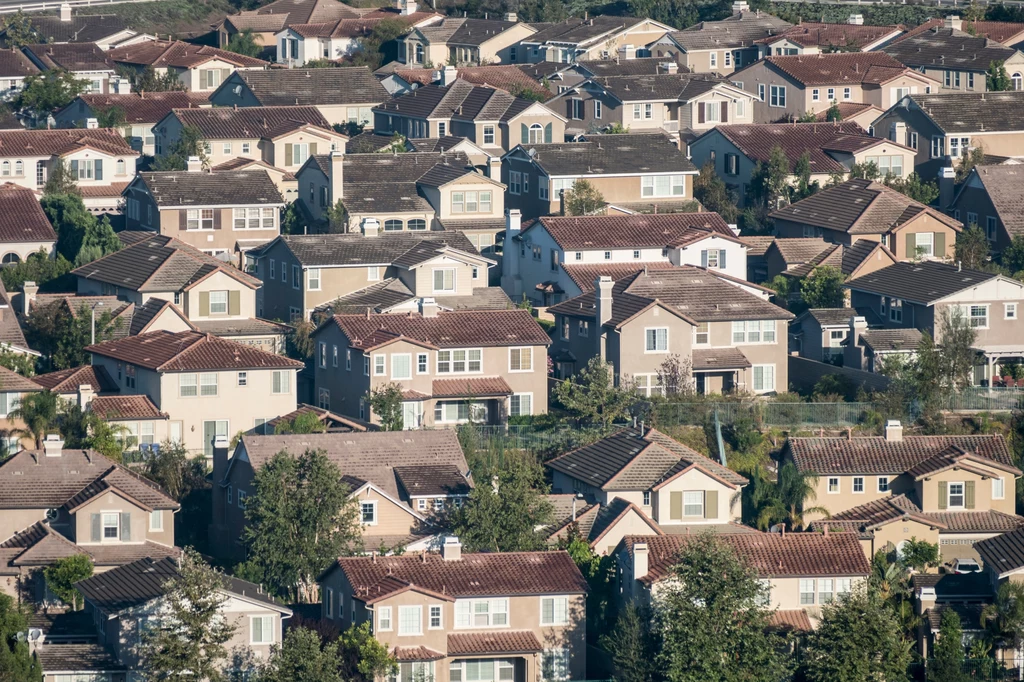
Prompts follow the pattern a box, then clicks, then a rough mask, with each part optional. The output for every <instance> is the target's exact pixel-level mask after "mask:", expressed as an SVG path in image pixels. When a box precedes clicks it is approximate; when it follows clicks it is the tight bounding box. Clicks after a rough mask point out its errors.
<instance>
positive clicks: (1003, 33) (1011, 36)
mask: <svg viewBox="0 0 1024 682" xmlns="http://www.w3.org/2000/svg"><path fill="white" fill-rule="evenodd" d="M957 19H959V18H958V17H947V18H943V17H939V18H936V19H929V20H928V21H925V22H923V23H921V24H918V25H917V26H915V27H914V28H912V29H910V30H909V31H907V32H906V33H905V34H904V35H903V36H901V37H900V40H904V39H907V38H912V37H914V36H916V35H918V34H919V33H924V32H926V31H930V30H931V29H933V28H945V27H946V24H947V22H949V23H950V24H952V23H953V22H952V21H950V20H954V21H955V20H957ZM952 27H953V26H952V25H951V26H949V28H952ZM960 30H962V31H964V32H965V33H970V34H971V35H975V36H981V37H982V38H988V39H989V40H994V41H996V42H997V43H1000V44H1001V45H1005V46H1007V47H1013V48H1018V49H1019V48H1020V47H1021V46H1022V45H1024V24H1022V23H1019V22H1014V21H984V20H978V19H960Z"/></svg>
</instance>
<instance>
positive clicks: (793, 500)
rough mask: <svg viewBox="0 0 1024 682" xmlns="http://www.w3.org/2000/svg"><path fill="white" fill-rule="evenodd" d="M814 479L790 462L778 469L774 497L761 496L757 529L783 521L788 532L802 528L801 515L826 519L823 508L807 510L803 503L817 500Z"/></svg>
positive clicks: (802, 518) (802, 520)
mask: <svg viewBox="0 0 1024 682" xmlns="http://www.w3.org/2000/svg"><path fill="white" fill-rule="evenodd" d="M817 482H818V477H817V476H816V475H814V474H812V473H808V472H806V471H800V470H799V469H797V468H796V465H795V464H793V463H792V462H786V463H785V464H783V465H782V467H781V468H780V469H779V475H778V477H777V479H776V481H775V486H774V494H765V496H764V499H763V500H762V502H761V504H760V505H759V506H758V508H757V526H758V528H760V529H761V530H765V529H767V528H769V527H771V526H772V525H773V524H775V523H779V522H783V523H785V524H786V525H787V526H788V527H789V529H790V530H800V529H802V528H803V527H804V515H805V514H821V515H823V516H825V517H826V518H828V517H829V516H830V514H829V511H828V509H826V508H825V507H820V506H814V507H807V506H805V503H806V502H807V501H808V500H813V499H815V498H816V497H817V493H816V492H815V490H814V486H815V484H816V483H817Z"/></svg>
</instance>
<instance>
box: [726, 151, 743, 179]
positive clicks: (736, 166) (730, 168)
mask: <svg viewBox="0 0 1024 682" xmlns="http://www.w3.org/2000/svg"><path fill="white" fill-rule="evenodd" d="M739 173H740V157H739V154H726V155H725V174H726V175H739Z"/></svg>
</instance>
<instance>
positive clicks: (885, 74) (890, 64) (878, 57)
mask: <svg viewBox="0 0 1024 682" xmlns="http://www.w3.org/2000/svg"><path fill="white" fill-rule="evenodd" d="M764 62H765V64H766V65H767V66H769V67H771V68H773V69H775V70H778V71H780V72H782V73H785V74H787V75H789V76H790V77H791V78H793V79H794V80H796V81H797V82H799V83H802V84H803V85H805V86H813V85H853V84H855V83H860V84H862V85H880V84H882V83H887V82H889V81H890V80H892V79H894V78H897V77H899V76H901V75H903V74H904V73H908V72H909V73H913V71H912V70H911V69H908V68H907V67H906V66H904V65H903V64H902V63H900V62H899V61H897V60H896V59H894V58H893V57H890V56H889V55H887V54H885V53H883V52H835V53H829V54H817V55H795V56H781V57H780V56H772V57H765V59H764ZM747 68H750V67H747ZM743 71H746V69H742V70H740V71H737V72H736V73H743ZM734 75H735V74H734Z"/></svg>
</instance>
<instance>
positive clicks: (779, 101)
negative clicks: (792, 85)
mask: <svg viewBox="0 0 1024 682" xmlns="http://www.w3.org/2000/svg"><path fill="white" fill-rule="evenodd" d="M768 105H769V106H772V107H784V106H786V86H785V85H773V86H771V100H770V101H769V103H768Z"/></svg>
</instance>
